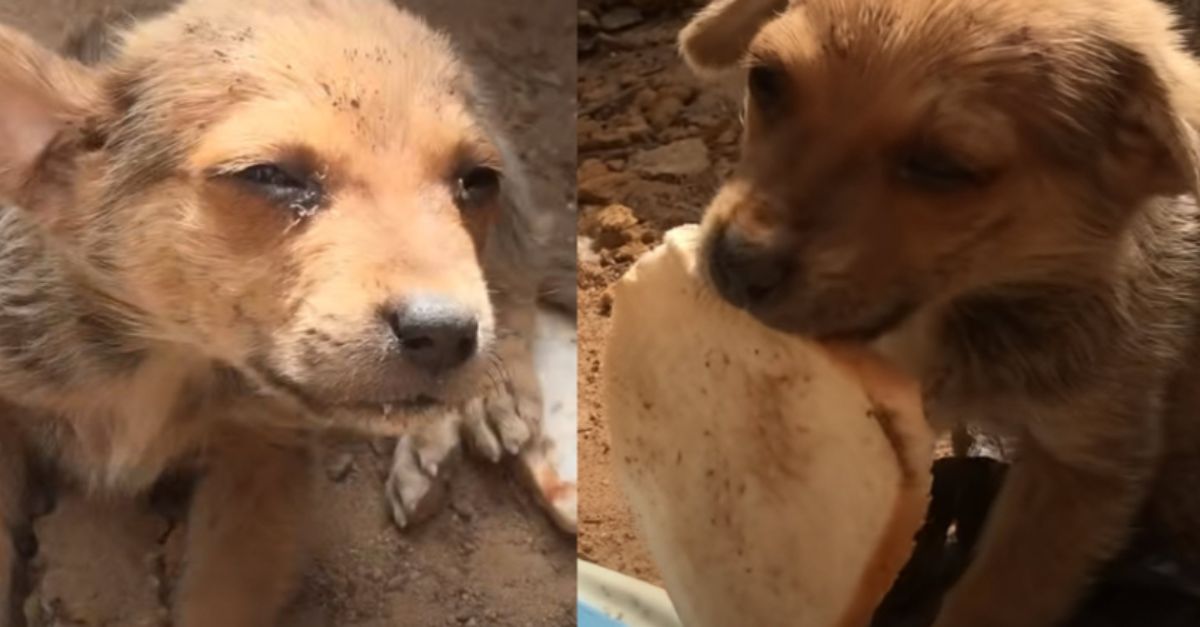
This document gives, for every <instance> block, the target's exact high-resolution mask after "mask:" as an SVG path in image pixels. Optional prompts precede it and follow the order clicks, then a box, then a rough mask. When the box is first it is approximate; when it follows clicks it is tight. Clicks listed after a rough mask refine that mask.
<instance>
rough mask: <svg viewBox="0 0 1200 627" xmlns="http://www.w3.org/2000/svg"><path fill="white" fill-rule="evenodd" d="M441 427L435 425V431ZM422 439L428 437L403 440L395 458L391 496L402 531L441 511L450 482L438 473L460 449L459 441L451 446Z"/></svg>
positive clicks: (390, 476) (452, 430)
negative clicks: (447, 484) (447, 482)
mask: <svg viewBox="0 0 1200 627" xmlns="http://www.w3.org/2000/svg"><path fill="white" fill-rule="evenodd" d="M440 426H441V425H436V424H435V425H431V427H433V429H434V430H436V429H437V428H439V427H440ZM451 433H452V434H453V433H454V429H451ZM422 435H426V436H428V434H421V433H419V434H415V435H406V436H404V437H401V438H400V439H399V441H397V442H396V449H395V451H394V453H393V456H392V470H391V473H390V474H389V476H388V480H387V496H388V502H389V504H390V505H391V510H392V519H393V520H394V521H396V524H397V525H398V526H399V527H401V528H405V527H408V526H411V525H415V524H417V523H420V522H422V521H424V520H426V519H427V518H429V517H430V516H432V515H433V513H435V512H436V511H437V510H438V509H439V508H440V505H441V501H442V500H443V498H444V497H445V495H446V481H445V476H444V475H440V474H438V471H439V470H440V469H443V468H445V467H446V465H445V463H444V462H445V461H446V459H447V458H448V457H450V456H451V455H452V454H453V453H454V452H455V451H456V450H457V446H458V440H457V438H454V439H453V442H452V443H451V444H450V445H449V446H447V444H446V441H445V440H444V439H439V438H437V437H433V438H429V437H425V438H422V437H421V436H422Z"/></svg>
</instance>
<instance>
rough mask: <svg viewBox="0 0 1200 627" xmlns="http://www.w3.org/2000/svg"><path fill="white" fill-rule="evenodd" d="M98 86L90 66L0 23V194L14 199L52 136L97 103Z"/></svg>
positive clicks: (78, 123) (81, 119) (81, 118)
mask: <svg viewBox="0 0 1200 627" xmlns="http://www.w3.org/2000/svg"><path fill="white" fill-rule="evenodd" d="M99 92H100V89H99V80H98V79H97V78H96V76H95V75H94V74H93V71H92V70H89V69H87V68H85V67H84V66H82V65H80V64H79V63H76V62H74V61H70V60H68V59H64V58H62V57H60V56H58V55H57V54H55V53H53V52H51V51H49V50H47V49H45V48H43V47H42V46H40V45H38V44H37V43H36V42H34V41H33V40H32V39H30V38H29V37H27V36H25V35H23V34H21V33H19V32H17V31H15V30H12V29H9V28H7V27H3V26H0V200H7V201H10V202H12V201H16V200H17V198H18V197H19V196H20V195H21V189H22V187H23V186H24V185H25V184H26V183H27V182H28V181H29V180H30V178H31V177H32V176H33V174H34V173H35V170H36V168H37V165H38V162H39V160H40V159H41V158H42V155H43V154H44V153H45V152H46V150H47V148H49V147H50V146H51V144H52V143H53V142H54V140H55V138H56V137H58V136H59V135H60V134H61V133H62V132H63V131H65V130H67V129H69V128H72V127H79V126H81V125H82V124H83V122H84V120H85V119H86V118H87V117H88V114H89V113H90V112H92V111H94V110H95V109H96V103H97V101H98V95H99Z"/></svg>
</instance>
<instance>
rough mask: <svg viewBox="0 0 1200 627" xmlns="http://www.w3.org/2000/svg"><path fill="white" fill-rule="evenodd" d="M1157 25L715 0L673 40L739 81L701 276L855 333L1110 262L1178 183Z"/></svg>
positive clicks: (696, 60)
mask: <svg viewBox="0 0 1200 627" xmlns="http://www.w3.org/2000/svg"><path fill="white" fill-rule="evenodd" d="M739 5H741V7H740V8H739ZM1170 27H1171V23H1170V19H1169V18H1168V16H1167V14H1166V12H1165V11H1164V10H1162V9H1160V8H1159V7H1158V6H1156V4H1155V3H1154V2H1151V1H1149V0H1147V1H1146V2H1141V1H1137V0H1135V1H1132V2H1115V1H1113V2H1107V1H1101V2H1094V1H1092V0H1088V1H1086V2H1085V1H1083V0H1078V1H1076V0H1063V1H1060V2H1053V3H1045V2H1040V1H1034V0H1028V1H1022V0H1000V1H995V0H869V1H868V0H805V1H804V2H793V3H790V5H789V3H787V2H774V3H771V2H759V1H755V0H729V1H725V2H717V3H714V5H713V6H712V7H711V8H710V9H709V10H708V11H707V12H704V13H701V14H700V16H699V17H698V18H697V20H696V21H695V22H693V24H692V25H690V26H689V28H688V29H687V30H685V32H684V34H683V37H682V42H681V43H682V47H683V50H684V53H685V56H686V57H687V58H688V60H689V62H691V63H692V64H693V65H694V66H697V67H698V69H701V70H708V71H713V70H718V71H733V72H740V73H741V76H742V77H743V78H744V80H745V85H746V88H745V134H744V141H743V154H742V159H741V162H740V164H739V167H738V169H737V171H736V173H735V174H734V175H733V176H732V177H731V179H730V180H729V181H727V182H726V184H725V185H724V187H723V188H722V189H721V191H720V192H719V193H718V195H717V197H716V198H715V200H714V201H713V202H712V205H711V206H710V208H709V210H708V213H707V216H706V229H707V230H706V235H707V238H706V248H705V250H706V257H705V258H706V259H707V262H708V263H707V265H708V269H709V274H710V276H711V277H712V279H713V281H714V283H715V285H716V287H717V288H718V290H719V291H720V292H721V293H722V294H723V295H724V296H725V297H726V298H727V299H728V300H730V301H731V302H733V303H734V304H736V305H739V306H741V307H744V308H746V309H748V310H749V311H751V312H752V313H753V314H755V315H756V316H758V317H759V318H760V319H762V320H763V321H765V322H767V323H768V324H771V325H773V326H776V327H778V328H782V329H785V330H789V331H794V332H799V333H806V334H813V335H817V336H823V337H848V338H855V339H871V338H873V337H875V336H877V335H879V334H881V333H883V332H885V331H887V330H889V329H891V328H892V327H894V326H896V325H898V324H899V323H900V322H901V321H903V320H904V319H906V317H907V316H908V315H909V314H910V313H911V312H913V311H914V310H916V309H918V308H920V307H923V306H925V305H929V304H935V303H939V302H945V301H947V300H949V299H952V298H954V297H956V296H958V295H961V294H963V293H965V292H968V291H975V290H987V289H992V288H999V287H1001V286H1004V285H1009V284H1013V283H1017V284H1019V283H1022V282H1027V281H1038V282H1047V281H1048V282H1052V283H1053V282H1056V281H1067V282H1069V281H1074V280H1093V279H1096V278H1097V277H1098V276H1101V275H1103V274H1104V273H1106V272H1111V271H1112V266H1113V264H1114V259H1115V257H1116V256H1117V254H1118V253H1117V251H1118V250H1119V249H1120V248H1121V247H1122V245H1123V244H1122V238H1123V235H1124V234H1125V233H1126V231H1127V229H1128V227H1129V225H1130V224H1131V221H1132V220H1133V219H1134V217H1135V215H1136V214H1137V212H1138V210H1139V208H1142V207H1145V206H1146V204H1147V202H1149V201H1150V200H1151V199H1153V198H1155V197H1163V196H1170V195H1176V194H1183V193H1191V192H1192V191H1193V190H1194V189H1195V184H1196V171H1195V160H1194V159H1193V155H1192V153H1193V142H1192V137H1191V136H1192V130H1191V127H1189V126H1188V125H1187V124H1186V123H1185V122H1184V121H1183V120H1182V119H1181V112H1182V111H1183V109H1184V108H1187V107H1190V106H1193V105H1192V104H1191V101H1187V100H1188V99H1187V98H1185V97H1183V96H1182V95H1181V91H1180V90H1182V89H1184V87H1183V85H1185V83H1186V82H1187V81H1186V80H1185V78H1184V77H1185V76H1186V77H1194V76H1195V70H1194V68H1192V65H1191V64H1192V62H1191V61H1190V60H1189V59H1188V58H1187V57H1185V56H1184V55H1183V53H1182V52H1180V50H1179V48H1178V45H1177V43H1176V41H1175V36H1174V35H1173V34H1172V32H1171V28H1170ZM1185 101H1187V102H1185ZM1192 101H1194V99H1192Z"/></svg>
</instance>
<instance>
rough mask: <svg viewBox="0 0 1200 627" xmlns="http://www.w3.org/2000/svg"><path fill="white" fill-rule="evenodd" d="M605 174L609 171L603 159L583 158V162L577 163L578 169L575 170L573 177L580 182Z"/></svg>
mask: <svg viewBox="0 0 1200 627" xmlns="http://www.w3.org/2000/svg"><path fill="white" fill-rule="evenodd" d="M605 174H610V171H609V169H608V166H607V165H606V164H605V163H604V162H603V161H601V160H599V159H585V160H584V161H583V163H581V164H579V169H578V170H576V171H575V178H576V179H578V181H579V182H581V183H582V182H584V181H587V180H588V179H594V178H596V177H599V176H604V175H605Z"/></svg>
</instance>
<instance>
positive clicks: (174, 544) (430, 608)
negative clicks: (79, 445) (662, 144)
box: [0, 0, 577, 627]
mask: <svg viewBox="0 0 1200 627" xmlns="http://www.w3.org/2000/svg"><path fill="white" fill-rule="evenodd" d="M131 1H133V0H120V1H107V2H106V1H105V0H0V21H3V22H6V23H9V24H14V25H16V26H18V27H20V28H23V29H24V30H27V31H29V32H30V33H32V34H33V35H35V36H36V37H38V38H40V39H41V40H42V41H43V42H45V43H47V44H49V45H57V43H58V42H59V41H60V39H61V37H62V36H63V32H64V31H65V29H66V25H67V24H68V23H71V22H74V21H77V20H82V19H84V17H85V16H88V15H91V14H93V13H94V12H95V11H97V10H98V9H100V8H103V7H121V6H128V5H129V4H130V2H131ZM149 2H158V3H166V2H169V0H149ZM139 4H147V1H146V0H141V1H140V2H139ZM400 4H402V5H404V6H408V7H411V8H412V9H413V10H415V11H416V12H418V13H420V14H423V15H425V16H426V17H428V19H429V20H430V21H431V22H432V23H434V24H435V25H438V26H441V27H443V28H445V29H446V30H448V31H450V32H451V33H452V34H453V35H455V36H456V39H457V40H458V42H459V44H460V47H461V48H462V49H463V51H464V52H465V53H466V54H467V56H468V57H469V58H471V59H472V60H474V61H476V67H477V69H478V70H479V73H480V75H481V77H482V78H483V80H484V81H485V82H486V83H489V84H491V85H492V86H493V90H494V92H495V94H496V96H497V97H498V98H497V100H498V103H497V104H498V105H499V106H500V109H501V111H500V112H501V116H500V119H501V120H505V121H507V122H508V124H509V126H510V127H511V131H512V133H513V135H514V139H515V140H516V142H517V144H518V149H519V150H520V151H521V152H522V153H523V155H524V157H525V159H526V161H527V162H528V163H529V164H530V165H531V168H530V169H531V170H532V175H533V179H534V181H533V183H534V193H535V196H536V198H537V201H538V202H539V203H542V204H543V206H546V207H550V208H554V209H557V210H560V211H563V216H564V219H568V220H571V221H572V222H573V221H574V214H573V201H574V172H573V170H574V168H575V137H574V136H573V134H572V133H570V132H569V129H570V128H572V126H573V120H574V113H575V94H574V92H573V91H572V90H571V87H572V85H573V84H574V83H575V63H574V52H575V51H574V45H575V35H576V31H575V22H576V14H577V13H576V7H575V4H574V3H572V2H562V1H559V0H554V1H550V2H546V1H542V0H505V1H504V2H495V1H493V0H453V1H449V0H440V1H439V0H404V1H402V2H400ZM562 243H564V244H565V243H567V242H562ZM374 449H378V451H376V450H374ZM374 449H373V447H371V446H368V445H367V444H366V443H361V442H360V443H341V444H336V445H331V447H330V450H329V452H328V459H327V460H325V462H324V464H323V465H324V468H323V469H322V470H323V472H322V473H321V476H322V477H323V478H322V480H321V481H320V484H321V485H320V491H321V494H320V498H319V501H318V502H319V503H320V504H321V506H320V507H319V508H318V509H317V510H315V511H312V512H310V513H309V515H310V516H311V517H312V518H313V522H314V524H315V526H316V528H317V531H318V538H319V539H320V548H319V550H318V552H317V554H316V556H315V558H314V561H313V563H312V565H311V566H310V568H309V571H308V576H307V579H306V581H305V583H304V585H303V587H302V589H301V591H300V594H299V596H298V598H297V600H296V603H295V605H294V607H293V608H292V610H291V611H290V612H289V614H288V615H287V617H286V618H285V619H284V620H283V623H282V624H284V625H287V626H289V627H293V626H294V627H318V626H327V625H328V626H333V625H336V626H338V627H342V626H347V627H350V626H354V627H383V626H385V625H387V626H405V625H407V626H427V625H428V626H433V625H481V626H482V625H488V626H492V625H496V626H503V625H520V626H523V627H524V626H542V625H546V626H557V625H571V624H574V621H575V618H574V617H575V610H574V598H575V561H574V558H575V543H574V541H573V540H572V539H569V538H566V537H564V536H563V535H562V534H561V533H559V532H557V531H556V530H555V529H554V528H553V527H552V526H551V525H550V524H549V523H548V521H547V520H546V518H545V516H544V515H543V514H542V512H541V510H539V509H538V507H537V505H536V504H535V503H534V501H533V499H532V497H531V496H530V493H529V492H528V491H527V490H526V489H525V488H524V487H523V485H522V484H521V483H520V482H519V480H518V479H517V478H516V474H515V472H512V471H511V470H510V469H507V468H496V467H492V466H487V465H483V464H475V463H470V464H467V465H466V467H465V468H463V469H461V470H460V471H459V472H458V473H457V474H456V476H455V478H454V480H453V481H452V483H451V491H450V496H449V499H448V507H447V508H446V509H445V510H444V511H442V512H441V513H440V514H438V515H437V516H436V517H435V518H434V519H433V520H431V521H429V522H428V523H426V524H425V525H423V526H422V527H420V528H418V529H416V530H413V531H410V532H407V533H400V532H399V531H397V530H396V529H395V528H394V527H393V526H392V525H391V522H390V520H389V519H388V516H387V509H386V503H385V502H384V500H383V479H384V476H385V474H386V471H387V469H388V467H389V462H390V447H388V446H386V445H378V444H377V445H376V446H375V447H374ZM34 532H35V535H36V538H37V542H38V553H37V555H36V556H35V557H34V558H33V560H32V563H31V566H32V568H31V575H30V577H31V579H32V584H33V585H34V586H35V587H36V588H35V592H34V593H33V594H32V595H31V596H30V597H29V599H27V603H26V607H27V612H28V613H30V614H31V615H33V616H34V621H33V622H34V625H55V626H63V627H66V626H70V627H79V626H85V625H86V626H89V627H107V626H113V627H115V626H118V625H120V626H122V627H127V626H132V625H159V624H163V623H162V621H163V620H164V617H165V613H164V612H165V610H164V607H165V603H164V599H166V598H167V596H168V594H169V582H170V581H171V576H172V575H173V574H174V573H175V571H176V570H177V567H178V539H179V537H180V534H179V529H178V527H177V525H176V524H175V518H174V517H172V516H169V515H164V514H163V513H161V512H159V511H154V512H152V511H150V510H148V509H147V508H140V509H139V508H135V507H133V506H131V505H130V504H128V503H97V502H86V501H84V500H82V499H80V498H78V497H76V496H73V495H71V494H69V493H66V494H63V495H60V497H59V499H58V501H57V505H56V507H55V509H54V510H53V511H52V512H50V513H49V514H46V515H44V516H42V517H41V518H39V519H38V520H36V521H35V524H34Z"/></svg>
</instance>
